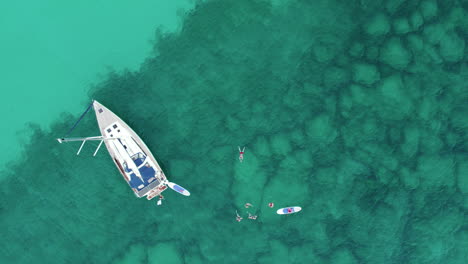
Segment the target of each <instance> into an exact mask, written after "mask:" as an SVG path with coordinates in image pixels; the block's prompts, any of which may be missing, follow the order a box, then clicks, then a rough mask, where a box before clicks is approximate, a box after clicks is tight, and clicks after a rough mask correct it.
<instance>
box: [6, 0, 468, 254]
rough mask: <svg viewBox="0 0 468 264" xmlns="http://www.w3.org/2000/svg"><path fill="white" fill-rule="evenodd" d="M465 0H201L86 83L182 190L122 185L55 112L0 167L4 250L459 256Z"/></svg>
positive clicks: (87, 125)
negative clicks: (153, 196) (140, 52)
mask: <svg viewBox="0 0 468 264" xmlns="http://www.w3.org/2000/svg"><path fill="white" fill-rule="evenodd" d="M466 8H467V7H466V5H465V6H464V5H463V4H462V3H461V2H459V1H444V2H434V1H433V2H431V1H428V2H421V3H420V2H419V1H417V2H412V1H356V2H349V3H348V2H347V4H343V3H341V2H331V1H316V2H315V3H313V4H308V3H305V2H299V3H296V2H295V3H294V4H291V5H290V4H287V3H286V4H281V3H278V2H276V3H275V4H274V5H273V6H270V5H268V4H267V2H263V1H258V2H254V3H253V2H252V1H236V2H235V3H234V2H232V1H214V2H206V3H203V4H199V5H198V6H197V7H196V8H195V10H194V11H193V12H192V13H190V14H189V15H187V16H186V17H185V19H184V25H183V28H182V30H181V32H180V33H179V34H174V35H162V36H161V37H160V39H159V41H158V42H157V44H156V46H155V48H156V49H157V50H158V52H157V54H158V55H157V56H155V57H152V58H148V60H146V62H145V63H144V64H143V66H142V67H141V69H140V70H139V71H134V72H126V73H121V74H111V75H109V77H108V78H107V80H106V81H103V82H102V83H100V84H99V85H97V86H95V87H93V88H92V89H91V91H90V98H95V99H98V100H99V101H100V102H101V103H103V104H104V105H106V106H107V107H109V108H110V109H112V110H113V111H114V112H115V113H116V114H118V115H119V116H120V117H121V118H123V119H124V120H126V121H127V123H128V124H129V125H130V126H132V128H133V129H134V130H135V131H137V132H138V133H139V135H140V136H141V137H142V138H143V139H144V140H145V142H146V143H147V145H148V146H149V147H150V148H151V149H152V150H153V153H154V154H155V155H156V157H157V158H158V160H159V161H160V163H161V165H162V166H163V169H164V170H165V172H166V175H168V177H169V178H170V180H171V181H174V182H177V183H179V184H180V185H182V186H184V187H186V188H187V189H189V190H190V192H191V193H192V196H190V197H189V198H187V197H183V196H180V195H178V194H176V193H175V192H171V191H170V190H169V191H167V192H165V193H164V194H165V197H166V200H165V201H164V203H163V206H161V207H157V206H156V205H155V202H148V201H146V200H143V199H136V198H135V197H134V196H133V194H132V193H131V191H130V190H129V188H128V187H127V186H126V184H125V183H124V182H123V180H122V179H121V176H119V175H118V171H117V169H116V168H115V167H114V165H113V163H112V161H111V160H110V158H109V157H108V155H107V153H105V152H104V151H102V152H100V153H99V154H98V156H97V157H95V158H92V157H91V156H92V153H93V151H94V148H92V147H91V146H89V145H92V144H89V145H88V146H87V147H85V149H84V150H83V152H82V154H81V155H80V156H79V157H77V156H76V155H74V152H75V151H76V150H77V148H78V147H79V144H62V145H59V144H57V143H56V142H55V141H54V140H53V139H54V138H55V137H57V136H60V135H61V134H62V133H64V132H65V131H66V130H67V128H68V127H69V126H70V125H71V124H72V123H73V121H74V119H75V118H76V117H77V116H74V117H72V116H63V117H62V118H60V119H57V122H55V123H54V124H53V127H52V131H53V133H50V132H44V131H41V130H39V129H38V130H36V131H35V133H34V135H35V137H34V138H33V140H32V142H31V144H28V145H26V146H25V148H26V149H27V150H28V152H26V153H27V154H25V155H24V157H23V159H22V160H19V161H18V162H17V163H16V165H15V167H14V168H13V169H12V170H10V172H9V173H8V175H7V179H6V180H4V181H3V182H2V183H3V184H2V194H3V195H2V197H3V199H2V201H1V210H2V211H1V212H2V217H1V218H0V219H1V221H2V226H5V227H7V228H6V229H3V230H2V234H1V237H2V245H1V247H0V253H1V254H0V257H1V259H2V262H16V263H17V262H20V263H22V262H24V263H31V262H34V260H37V259H45V260H47V262H48V263H54V262H56V263H63V262H77V263H83V262H93V263H108V262H111V263H156V262H157V261H162V262H164V263H441V262H443V263H465V262H466V261H465V260H466V259H468V255H467V251H466V248H467V246H468V228H467V224H466V219H467V209H468V207H467V202H468V178H467V177H468V176H467V175H468V156H467V147H468V146H467V142H468V141H467V134H466V129H467V128H468V118H467V117H468V111H467V110H468V109H467V105H466V102H467V101H468V92H467V89H466V84H465V80H466V78H467V73H468V70H467V68H466V51H465V50H466V48H465V41H466V36H467V33H468V21H467V16H466V12H467V10H466ZM116 94H119V96H116ZM128 102H132V103H131V104H129V103H128ZM84 108H85V107H84V105H83V110H84ZM77 115H78V114H77ZM96 131H97V129H96V124H95V120H94V117H92V115H90V116H88V118H87V119H85V121H84V122H83V123H82V125H81V126H80V128H79V130H78V131H76V134H78V135H82V134H92V133H96ZM238 145H240V146H246V153H245V161H244V163H242V164H241V163H239V161H238V160H237V155H238V153H237V146H238ZM246 202H250V203H252V204H254V207H253V208H251V209H249V211H250V212H251V213H256V214H257V215H258V219H257V220H256V221H251V220H249V219H247V211H246V210H245V208H243V204H244V203H246ZM268 202H274V203H275V204H276V208H274V209H270V208H268V207H267V204H268ZM289 205H299V206H302V208H303V210H302V211H301V212H299V213H297V214H294V215H289V216H281V217H280V216H278V215H276V214H275V213H274V212H275V210H276V209H278V208H279V207H283V206H289ZM235 210H237V211H238V212H239V213H240V214H241V215H242V216H243V217H244V220H243V221H242V222H240V223H237V222H236V221H235Z"/></svg>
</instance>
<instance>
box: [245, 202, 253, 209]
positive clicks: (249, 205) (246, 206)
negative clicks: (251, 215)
mask: <svg viewBox="0 0 468 264" xmlns="http://www.w3.org/2000/svg"><path fill="white" fill-rule="evenodd" d="M244 206H245V208H249V207H251V206H253V205H252V204H251V203H246V204H245V205H244Z"/></svg>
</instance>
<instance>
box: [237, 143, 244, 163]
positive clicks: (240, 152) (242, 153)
mask: <svg viewBox="0 0 468 264" xmlns="http://www.w3.org/2000/svg"><path fill="white" fill-rule="evenodd" d="M237 147H238V148H239V161H240V162H242V161H243V160H244V150H245V147H244V148H243V149H242V150H241V148H240V147H239V146H237Z"/></svg>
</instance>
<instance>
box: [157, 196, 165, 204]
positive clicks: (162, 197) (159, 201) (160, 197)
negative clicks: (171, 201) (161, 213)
mask: <svg viewBox="0 0 468 264" xmlns="http://www.w3.org/2000/svg"><path fill="white" fill-rule="evenodd" d="M163 199H164V196H162V195H161V194H160V195H159V200H158V202H157V203H156V204H157V205H161V204H162V200H163Z"/></svg>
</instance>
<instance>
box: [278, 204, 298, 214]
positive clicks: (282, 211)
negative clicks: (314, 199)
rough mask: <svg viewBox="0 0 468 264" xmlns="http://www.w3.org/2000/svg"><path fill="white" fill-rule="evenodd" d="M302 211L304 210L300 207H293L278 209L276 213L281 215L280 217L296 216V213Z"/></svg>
mask: <svg viewBox="0 0 468 264" xmlns="http://www.w3.org/2000/svg"><path fill="white" fill-rule="evenodd" d="M301 210H302V208H301V207H299V206H291V207H285V208H281V209H278V210H277V211H276V213H277V214H280V215H284V214H294V213H297V212H299V211H301Z"/></svg>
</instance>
